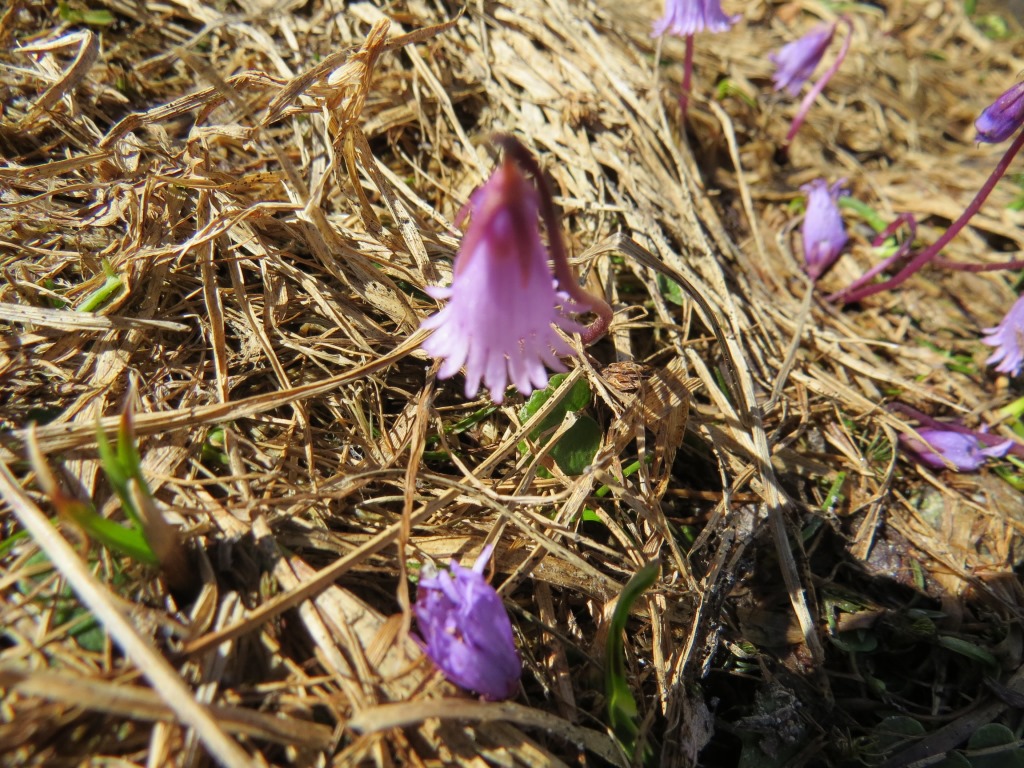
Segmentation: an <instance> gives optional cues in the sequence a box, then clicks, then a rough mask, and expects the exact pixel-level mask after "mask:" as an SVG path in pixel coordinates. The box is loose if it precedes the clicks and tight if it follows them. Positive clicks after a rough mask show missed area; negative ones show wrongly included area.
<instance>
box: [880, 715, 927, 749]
mask: <svg viewBox="0 0 1024 768" xmlns="http://www.w3.org/2000/svg"><path fill="white" fill-rule="evenodd" d="M873 733H874V737H875V744H876V745H877V746H878V748H879V749H881V750H883V751H885V750H890V749H893V748H895V747H898V746H901V745H903V744H906V743H907V742H909V741H917V740H918V739H920V738H921V737H922V736H924V735H925V730H924V726H923V725H921V723H919V722H918V721H917V720H915V719H914V718H912V717H905V716H903V715H894V716H893V717H887V718H885V720H883V721H882V722H880V723H879V724H878V725H876V726H875V727H874V730H873Z"/></svg>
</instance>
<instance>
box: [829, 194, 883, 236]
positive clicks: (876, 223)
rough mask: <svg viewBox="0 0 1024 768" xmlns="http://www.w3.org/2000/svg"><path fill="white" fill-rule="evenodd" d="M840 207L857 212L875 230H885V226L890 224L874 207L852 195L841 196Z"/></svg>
mask: <svg viewBox="0 0 1024 768" xmlns="http://www.w3.org/2000/svg"><path fill="white" fill-rule="evenodd" d="M839 207H840V208H845V209H846V210H848V211H853V212H854V213H856V214H857V215H858V216H860V217H861V218H862V219H864V221H866V222H867V223H868V226H869V227H871V228H872V229H873V230H875V232H884V231H885V228H886V227H887V226H889V224H888V223H887V222H886V220H885V218H884V217H882V216H881V214H879V213H878V212H877V211H876V210H875V209H874V208H872V207H871V206H870V205H868V204H867V203H865V202H863V201H861V200H858V199H857V198H855V197H852V196H850V195H844V196H842V197H840V198H839Z"/></svg>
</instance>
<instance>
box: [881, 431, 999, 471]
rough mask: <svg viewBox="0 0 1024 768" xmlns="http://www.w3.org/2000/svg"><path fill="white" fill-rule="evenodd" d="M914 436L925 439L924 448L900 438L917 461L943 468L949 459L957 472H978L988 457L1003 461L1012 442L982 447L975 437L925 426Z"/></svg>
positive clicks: (918, 442)
mask: <svg viewBox="0 0 1024 768" xmlns="http://www.w3.org/2000/svg"><path fill="white" fill-rule="evenodd" d="M917 433H918V434H919V435H920V436H921V437H923V438H924V439H925V441H926V443H927V445H926V444H925V443H922V442H921V441H920V440H918V439H917V438H914V437H910V436H909V435H900V439H901V440H902V441H903V444H904V446H905V447H906V448H907V449H908V450H909V451H910V452H911V453H912V454H913V455H914V456H915V457H916V458H917V459H918V460H919V461H921V462H922V463H923V464H927V465H929V466H931V467H935V468H936V469H945V468H946V466H947V465H946V461H945V460H948V461H949V462H951V463H952V464H953V466H954V467H955V468H956V471H957V472H974V471H976V470H978V469H981V467H982V465H983V464H984V463H985V462H986V461H988V460H989V459H990V458H1002V457H1003V456H1005V455H1006V454H1007V453H1008V452H1009V451H1010V448H1012V447H1013V442H1014V441H1013V440H1007V441H1006V442H1004V443H999V444H998V445H993V446H989V447H988V448H983V447H982V444H981V442H980V441H979V440H978V439H977V438H976V437H975V436H974V435H971V434H966V433H964V432H957V431H952V430H945V429H933V428H931V427H926V428H922V429H918V430H917ZM929 446H930V447H929Z"/></svg>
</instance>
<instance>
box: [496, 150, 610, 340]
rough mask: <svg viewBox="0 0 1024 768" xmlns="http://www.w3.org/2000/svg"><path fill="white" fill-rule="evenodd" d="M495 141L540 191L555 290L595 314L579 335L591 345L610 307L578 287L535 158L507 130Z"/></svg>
mask: <svg viewBox="0 0 1024 768" xmlns="http://www.w3.org/2000/svg"><path fill="white" fill-rule="evenodd" d="M492 140H493V141H494V143H495V144H497V145H498V146H500V147H501V148H502V149H504V150H505V153H506V154H507V155H508V156H509V157H511V158H512V159H513V160H514V161H515V162H516V163H518V165H519V167H520V168H522V169H523V170H524V171H525V172H526V173H529V174H530V175H531V176H533V179H534V183H535V184H536V185H537V191H538V192H539V193H540V217H541V219H542V220H543V221H544V226H545V228H546V229H547V231H548V250H549V251H550V252H551V261H552V263H553V264H554V266H555V279H556V280H557V281H558V289H559V290H561V291H565V292H566V293H567V294H569V297H570V298H571V299H572V300H573V301H574V302H576V303H577V304H581V305H583V306H585V307H586V308H587V309H589V310H590V311H591V312H593V313H594V314H595V315H597V318H596V319H595V320H594V322H592V323H591V324H590V325H588V326H587V327H586V328H584V329H583V332H582V333H581V334H580V338H581V339H582V341H583V345H584V346H588V345H590V344H593V343H594V342H595V341H597V340H598V339H600V338H601V337H602V336H604V335H605V333H606V332H607V331H608V326H610V325H611V322H612V308H611V306H610V305H609V304H608V302H606V301H605V300H604V299H602V298H600V297H598V296H595V295H594V294H592V293H590V292H589V291H586V290H584V288H583V287H582V286H580V282H579V278H578V277H577V276H576V273H575V272H573V269H572V266H571V265H570V264H569V257H568V256H567V255H566V252H565V242H564V241H563V240H562V223H561V220H560V219H559V217H558V211H557V209H556V208H555V201H554V197H553V196H552V194H551V188H550V187H549V186H548V183H547V180H546V179H545V178H544V173H543V172H542V171H541V169H540V165H539V164H538V163H537V159H536V158H535V157H534V156H533V155H532V154H531V153H530V150H528V149H527V148H526V147H524V146H523V145H522V143H521V142H520V141H519V140H518V139H516V138H515V137H514V136H511V135H509V134H507V133H498V134H495V135H494V136H493V138H492Z"/></svg>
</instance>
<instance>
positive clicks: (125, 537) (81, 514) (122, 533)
mask: <svg viewBox="0 0 1024 768" xmlns="http://www.w3.org/2000/svg"><path fill="white" fill-rule="evenodd" d="M63 511H64V512H66V513H67V514H68V515H69V516H70V517H71V518H72V519H73V520H74V521H75V522H76V523H77V524H78V525H80V526H81V527H82V528H83V529H84V530H85V532H86V533H87V534H89V536H90V538H93V539H95V540H96V541H98V542H99V543H100V544H101V545H103V546H104V547H106V548H107V549H109V550H111V551H113V552H120V553H121V554H124V555H128V557H130V558H132V559H133V560H136V561H137V562H140V563H145V564H146V565H157V564H158V561H157V558H156V555H155V554H153V550H152V548H151V547H150V546H149V543H148V542H147V541H146V537H145V536H143V535H142V531H141V530H140V529H138V528H127V527H125V526H123V525H121V524H120V523H116V522H114V521H113V520H108V519H107V518H105V517H101V516H100V515H98V514H97V513H96V512H95V511H94V510H93V509H92V508H91V507H89V506H87V505H85V504H81V503H75V504H73V505H68V506H67V507H66V508H65V509H64V510H63Z"/></svg>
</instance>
